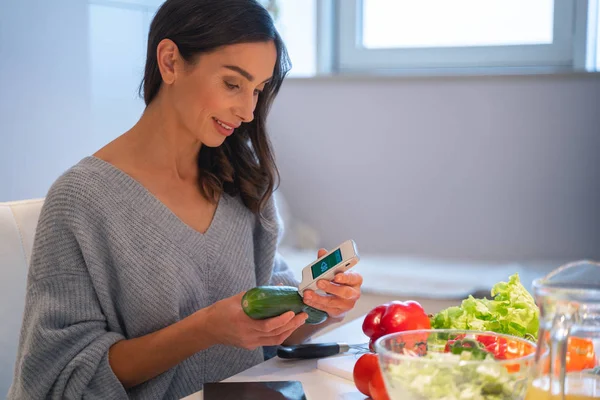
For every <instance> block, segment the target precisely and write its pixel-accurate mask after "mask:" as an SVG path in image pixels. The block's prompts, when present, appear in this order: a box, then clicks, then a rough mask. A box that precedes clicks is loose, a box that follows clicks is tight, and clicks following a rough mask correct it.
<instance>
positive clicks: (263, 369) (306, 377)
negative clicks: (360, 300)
mask: <svg viewBox="0 0 600 400" xmlns="http://www.w3.org/2000/svg"><path fill="white" fill-rule="evenodd" d="M362 321H363V317H360V318H357V319H355V320H353V321H350V322H348V323H347V324H344V325H342V326H340V327H339V328H337V329H333V330H331V331H329V332H327V333H325V334H323V335H321V336H317V337H316V338H314V339H313V340H312V342H314V343H328V342H344V343H348V344H358V343H366V342H367V341H368V338H367V337H366V336H365V334H364V333H363V332H362V329H361V327H362ZM334 357H335V356H334ZM288 380H296V381H300V382H302V386H303V388H304V392H305V393H306V398H307V400H320V399H328V400H329V399H344V400H363V399H366V398H367V397H366V396H365V395H363V394H362V393H360V392H359V391H358V390H357V389H356V387H355V386H354V382H352V381H349V380H346V379H343V378H340V377H338V376H335V375H332V374H329V373H327V372H324V371H321V370H319V369H317V360H316V359H314V360H283V359H280V358H279V357H274V358H271V359H270V360H267V361H265V362H263V363H261V364H258V365H255V366H254V367H252V368H249V369H247V370H245V371H243V372H241V373H239V374H237V375H234V376H232V377H230V378H227V379H225V380H224V381H223V382H241V381H244V382H248V381H288ZM183 400H203V396H202V391H199V392H196V393H194V394H192V395H190V396H188V397H186V398H185V399H183Z"/></svg>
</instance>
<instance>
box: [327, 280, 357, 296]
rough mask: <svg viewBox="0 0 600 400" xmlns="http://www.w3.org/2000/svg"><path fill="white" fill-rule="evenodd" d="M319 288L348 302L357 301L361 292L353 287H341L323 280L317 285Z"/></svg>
mask: <svg viewBox="0 0 600 400" xmlns="http://www.w3.org/2000/svg"><path fill="white" fill-rule="evenodd" d="M317 287H318V288H319V289H321V290H323V291H324V292H326V293H329V294H332V295H334V296H338V297H341V298H342V299H346V300H355V299H357V298H358V297H359V296H360V291H359V290H357V289H355V288H354V287H352V286H347V285H339V284H336V283H331V282H329V281H326V280H323V279H321V280H320V281H319V282H318V283H317Z"/></svg>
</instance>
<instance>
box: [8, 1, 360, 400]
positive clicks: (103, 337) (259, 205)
mask: <svg viewBox="0 0 600 400" xmlns="http://www.w3.org/2000/svg"><path fill="white" fill-rule="evenodd" d="M288 69H289V60H288V58H287V53H286V50H285V46H284V44H283V42H282V40H281V38H280V36H279V34H278V33H277V31H276V30H275V27H274V25H273V21H272V19H271V17H270V16H269V13H268V12H267V11H266V10H265V9H264V8H263V7H262V6H260V5H259V4H258V3H257V2H256V1H255V0H218V1H215V0H195V1H189V0H167V1H166V2H165V3H164V4H163V5H162V6H161V7H160V9H159V10H158V12H157V13H156V15H155V17H154V20H153V21H152V24H151V27H150V33H149V37H148V52H147V59H146V67H145V72H144V78H143V82H142V85H141V88H140V92H141V94H143V97H144V100H145V103H146V108H145V110H144V113H143V115H142V117H141V118H140V120H139V121H138V122H137V123H136V124H135V125H134V126H133V127H132V128H131V129H129V130H128V131H127V132H125V133H123V134H122V135H121V136H119V137H118V138H117V139H115V140H114V141H112V142H111V143H109V144H108V145H106V146H105V147H103V148H102V149H100V150H98V151H97V152H96V153H95V154H94V155H93V156H89V157H86V158H84V159H83V160H81V161H80V162H79V163H78V164H77V165H75V166H73V167H72V168H71V169H69V170H68V171H66V172H65V173H64V174H63V175H62V176H61V177H60V178H59V179H58V180H57V181H56V182H55V183H54V184H53V185H52V187H51V189H50V191H49V193H48V195H47V196H46V199H45V203H44V207H43V209H42V212H41V215H40V218H39V222H38V227H37V234H36V239H35V242H34V246H33V253H32V262H31V265H30V268H29V276H28V285H27V296H26V306H25V312H24V319H23V328H22V330H21V337H20V343H19V350H18V355H17V361H16V367H15V376H14V380H13V384H12V386H11V389H10V392H9V396H8V397H9V398H10V399H23V398H26V399H41V398H83V397H85V398H91V399H96V398H98V399H100V398H102V399H105V398H110V399H128V398H140V399H153V398H182V397H185V396H187V395H189V394H191V393H193V392H196V391H198V390H199V389H201V388H202V385H203V383H204V382H214V381H220V380H223V379H225V378H227V377H228V376H231V375H234V374H236V373H238V372H240V371H242V370H244V369H247V368H249V367H251V366H253V365H256V364H258V363H259V362H261V361H263V360H264V357H265V352H264V350H263V348H264V347H269V346H274V345H278V344H281V343H282V342H283V341H284V340H285V341H287V342H288V343H290V344H292V343H293V341H298V342H299V341H302V340H305V339H306V338H307V337H308V336H309V335H310V334H312V333H313V332H314V331H315V329H314V328H311V329H304V328H306V327H302V328H300V327H301V326H302V325H303V324H304V321H305V320H306V318H307V317H308V316H307V315H306V313H303V312H302V313H299V314H297V315H295V314H294V313H293V312H288V313H284V314H282V315H280V316H276V317H272V318H268V319H265V320H253V319H251V318H249V317H248V316H247V315H246V314H245V313H244V311H243V310H242V306H241V299H242V296H243V295H244V293H245V292H246V291H247V290H249V289H251V288H253V287H256V286H264V285H293V286H297V284H298V282H297V281H296V279H295V278H294V275H293V273H292V272H291V271H290V269H289V268H288V267H287V264H286V263H285V262H284V261H283V260H282V259H281V257H279V256H278V255H277V254H276V252H277V243H278V240H279V237H280V236H281V228H280V226H279V218H278V215H277V210H276V208H275V204H274V201H273V198H272V193H273V189H274V187H275V185H276V181H277V169H276V166H275V163H274V157H273V152H272V150H271V145H270V143H269V139H268V136H267V133H266V130H265V126H266V117H267V113H268V110H269V107H270V105H271V103H272V102H273V99H274V98H275V95H276V94H277V92H278V90H279V88H280V86H281V83H282V80H283V78H284V76H285V75H286V73H287V71H288ZM360 282H362V279H360V278H359V277H356V276H353V277H345V276H339V277H338V278H337V279H336V283H335V284H333V283H332V284H331V287H330V289H331V290H330V291H328V290H326V291H327V292H328V293H330V294H331V296H330V297H328V298H327V299H326V300H327V301H334V302H335V303H336V304H341V305H342V306H341V307H338V308H337V309H336V310H335V311H336V316H337V315H341V314H343V313H344V312H346V311H348V310H349V309H350V308H352V307H353V305H354V303H355V301H356V299H357V295H354V294H357V293H360ZM343 286H351V287H352V291H351V292H352V293H353V296H352V298H351V299H348V298H342V296H338V295H336V293H341V292H342V291H343V290H342V289H343ZM344 293H345V291H344ZM319 297H321V296H315V299H314V301H315V303H314V304H315V307H318V304H324V303H323V301H324V299H321V302H319V301H318V300H319ZM321 309H322V310H323V311H326V312H330V309H329V308H327V307H326V306H325V305H324V306H323V308H321ZM330 320H332V319H330Z"/></svg>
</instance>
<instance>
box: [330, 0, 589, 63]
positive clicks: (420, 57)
mask: <svg viewBox="0 0 600 400" xmlns="http://www.w3.org/2000/svg"><path fill="white" fill-rule="evenodd" d="M576 3H578V4H582V3H587V2H585V1H584V2H581V3H580V1H579V0H556V1H553V0H527V1H525V2H524V1H522V0H452V1H447V0H419V1H414V0H343V1H342V2H339V3H338V10H337V11H338V18H339V31H338V35H339V49H338V50H339V53H338V56H339V65H338V68H339V70H340V71H356V70H373V69H407V68H420V69H422V68H453V67H531V66H542V67H569V66H572V65H573V20H574V15H575V14H574V13H575V7H576ZM586 6H587V4H586Z"/></svg>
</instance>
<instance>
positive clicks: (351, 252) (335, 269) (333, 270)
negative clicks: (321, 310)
mask: <svg viewBox="0 0 600 400" xmlns="http://www.w3.org/2000/svg"><path fill="white" fill-rule="evenodd" d="M359 260H360V257H359V255H358V250H357V249H356V243H354V240H346V241H345V242H344V243H342V244H341V245H339V246H338V247H336V248H335V249H333V250H331V251H330V252H329V253H327V254H325V255H324V256H323V257H321V258H319V259H318V260H317V261H315V262H314V263H312V264H309V265H307V266H306V267H304V268H303V269H302V282H300V285H299V286H298V293H300V296H304V291H305V290H306V289H311V290H314V291H315V292H317V293H320V294H323V291H322V290H320V289H318V288H317V282H318V281H319V280H321V279H325V280H328V281H331V280H333V278H335V274H337V273H339V272H345V271H347V270H349V269H350V268H352V267H354V266H355V265H356V264H357V263H358V261H359Z"/></svg>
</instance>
